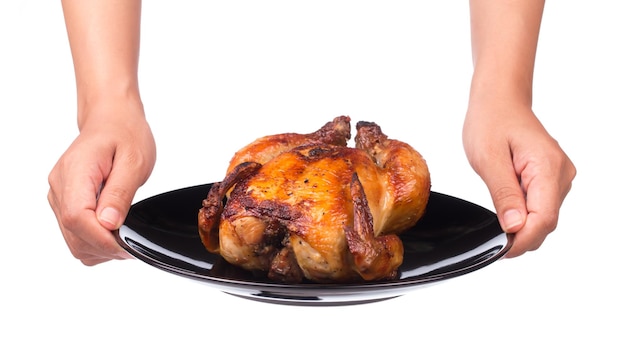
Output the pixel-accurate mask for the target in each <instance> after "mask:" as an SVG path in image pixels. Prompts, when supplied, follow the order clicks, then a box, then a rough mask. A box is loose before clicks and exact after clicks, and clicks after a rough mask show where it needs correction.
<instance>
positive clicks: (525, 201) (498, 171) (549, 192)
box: [463, 0, 576, 256]
mask: <svg viewBox="0 0 626 355" xmlns="http://www.w3.org/2000/svg"><path fill="white" fill-rule="evenodd" d="M543 8H544V1H543V0H500V1H492V0H471V1H470V13H471V31H472V55H473V61H474V75H473V78H472V84H471V89H470V100H469V106H468V111H467V116H466V119H465V125H464V129H463V142H464V146H465V151H466V154H467V156H468V160H469V162H470V164H471V165H472V167H473V168H474V170H476V172H477V173H478V174H479V175H480V176H481V178H482V179H483V180H484V181H485V183H486V185H487V187H488V189H489V191H490V193H491V197H492V199H493V202H494V205H495V208H496V213H497V214H498V218H499V220H500V224H501V225H502V228H503V229H504V230H505V231H506V232H508V233H511V234H514V235H515V237H514V245H513V248H512V249H511V251H510V252H509V255H508V256H518V255H521V254H523V253H524V252H526V251H529V250H534V249H537V248H538V247H539V246H540V245H541V244H542V243H543V241H544V239H545V238H546V236H547V235H548V234H549V233H551V232H552V231H553V230H554V229H555V228H556V225H557V220H558V214H559V209H560V207H561V204H562V202H563V200H564V199H565V196H566V195H567V193H568V192H569V190H570V187H571V182H572V180H573V179H574V176H575V173H576V170H575V168H574V166H573V164H572V162H571V161H570V160H569V158H568V157H567V156H566V155H565V153H564V152H563V151H562V150H561V148H560V147H559V145H558V143H557V142H556V141H555V140H554V139H553V138H552V137H551V136H550V135H549V134H548V132H547V131H546V130H545V129H544V127H543V126H542V124H541V123H540V122H539V120H538V119H537V117H536V116H535V114H534V112H533V110H532V86H533V73H534V66H535V54H536V50H537V41H538V38H539V29H540V25H541V20H542V15H543Z"/></svg>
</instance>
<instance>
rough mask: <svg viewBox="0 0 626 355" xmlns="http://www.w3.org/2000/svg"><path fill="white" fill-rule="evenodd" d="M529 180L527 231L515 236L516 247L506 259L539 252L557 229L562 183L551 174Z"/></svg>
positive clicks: (524, 228)
mask: <svg viewBox="0 0 626 355" xmlns="http://www.w3.org/2000/svg"><path fill="white" fill-rule="evenodd" d="M529 170H530V169H529ZM524 175H530V174H526V173H524ZM524 178H525V177H524ZM526 180H527V181H529V183H528V184H527V186H526V191H527V193H526V205H527V208H528V218H527V220H526V223H525V225H524V227H523V228H522V229H520V230H519V231H518V232H517V233H515V237H514V244H513V247H512V248H511V250H510V251H509V252H508V253H507V257H516V256H519V255H521V254H523V253H524V252H526V251H532V250H537V249H538V248H539V247H540V246H541V245H542V244H543V242H544V241H545V239H546V237H547V236H548V234H550V233H551V232H552V231H554V230H555V229H556V226H557V222H558V218H559V209H560V207H561V203H562V201H563V197H562V196H563V193H562V192H561V190H562V187H561V186H560V184H559V180H558V179H554V175H553V174H549V173H544V174H541V173H537V174H535V175H534V176H530V177H528V178H526Z"/></svg>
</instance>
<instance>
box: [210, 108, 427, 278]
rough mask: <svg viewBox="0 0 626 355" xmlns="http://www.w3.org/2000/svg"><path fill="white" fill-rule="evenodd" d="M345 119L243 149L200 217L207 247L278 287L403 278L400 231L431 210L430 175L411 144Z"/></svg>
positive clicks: (261, 140)
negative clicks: (281, 284)
mask: <svg viewBox="0 0 626 355" xmlns="http://www.w3.org/2000/svg"><path fill="white" fill-rule="evenodd" d="M356 131H357V133H356V137H355V147H354V148H352V147H348V146H347V142H348V140H349V139H350V118H349V117H347V116H340V117H337V118H335V119H334V120H333V121H331V122H328V123H327V124H325V125H324V126H323V127H322V128H320V129H319V130H318V131H316V132H313V133H310V134H297V133H286V134H278V135H272V136H267V137H263V138H259V139H257V140H256V141H254V142H252V143H251V144H249V145H247V146H246V147H244V148H242V149H241V150H240V151H238V152H237V153H236V154H235V155H234V157H233V158H232V160H231V163H230V166H229V167H228V169H227V173H226V176H225V178H224V179H223V181H221V182H218V183H214V184H213V185H212V187H211V189H210V191H209V192H208V195H207V198H206V199H205V200H204V201H203V202H202V208H201V209H200V211H199V213H198V227H199V232H200V236H201V239H202V242H203V244H204V246H205V247H206V248H207V250H209V251H210V252H213V253H219V254H220V255H221V256H222V257H223V258H224V259H225V260H226V261H228V262H229V263H231V264H233V265H237V266H239V267H242V268H244V269H247V270H252V271H261V272H263V273H267V276H268V277H269V278H270V279H272V280H276V281H281V282H286V283H299V282H302V281H304V280H310V281H313V282H319V283H348V282H362V281H370V280H386V279H394V278H396V277H397V275H398V267H399V266H400V264H401V263H402V260H403V252H404V248H403V244H402V240H401V239H400V238H399V237H398V233H400V232H402V231H404V230H406V229H408V228H410V227H412V226H413V225H415V223H416V222H417V221H418V220H419V219H420V218H421V216H422V215H423V214H424V212H425V209H426V205H427V202H428V197H429V195H430V174H429V171H428V167H427V165H426V162H425V161H424V159H423V158H422V156H421V155H420V154H419V153H418V152H417V151H416V150H415V149H413V148H412V147H411V146H410V145H408V144H406V143H403V142H400V141H398V140H393V139H389V138H387V136H386V135H385V134H383V132H382V131H381V128H380V127H379V126H378V125H377V124H375V123H369V122H358V123H357V125H356Z"/></svg>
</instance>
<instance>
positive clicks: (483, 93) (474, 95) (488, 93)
mask: <svg viewBox="0 0 626 355" xmlns="http://www.w3.org/2000/svg"><path fill="white" fill-rule="evenodd" d="M469 104H470V106H475V105H484V104H489V105H493V104H497V105H502V106H509V107H527V108H530V107H531V106H532V75H530V76H523V75H515V74H511V73H506V72H503V71H498V70H491V71H486V70H480V69H479V68H477V69H476V70H475V72H474V76H473V77H472V82H471V87H470V97H469Z"/></svg>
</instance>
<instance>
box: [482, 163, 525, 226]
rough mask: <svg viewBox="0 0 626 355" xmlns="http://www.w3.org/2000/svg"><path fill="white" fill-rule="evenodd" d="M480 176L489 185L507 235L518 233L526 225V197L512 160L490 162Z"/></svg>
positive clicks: (499, 219) (497, 212) (501, 224)
mask: <svg viewBox="0 0 626 355" xmlns="http://www.w3.org/2000/svg"><path fill="white" fill-rule="evenodd" d="M487 165H489V166H488V167H486V168H485V170H484V171H480V172H479V175H480V176H481V178H482V179H483V181H484V182H485V184H486V185H487V188H488V189H489V193H490V194H491V199H492V200H493V204H494V207H495V209H496V214H497V216H498V221H499V222H500V226H501V227H502V230H503V231H504V232H506V233H516V232H518V231H519V230H520V229H521V228H522V227H523V226H524V224H525V223H526V216H527V215H528V210H527V208H526V197H525V193H524V191H523V190H522V187H521V185H520V182H519V178H518V176H517V174H516V173H515V169H514V168H513V165H512V162H511V161H510V159H509V160H508V161H507V160H506V159H503V160H502V161H500V162H499V163H498V162H494V161H492V162H490V164H487Z"/></svg>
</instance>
